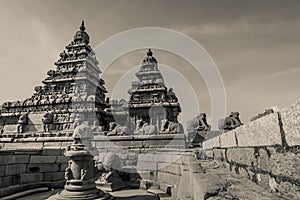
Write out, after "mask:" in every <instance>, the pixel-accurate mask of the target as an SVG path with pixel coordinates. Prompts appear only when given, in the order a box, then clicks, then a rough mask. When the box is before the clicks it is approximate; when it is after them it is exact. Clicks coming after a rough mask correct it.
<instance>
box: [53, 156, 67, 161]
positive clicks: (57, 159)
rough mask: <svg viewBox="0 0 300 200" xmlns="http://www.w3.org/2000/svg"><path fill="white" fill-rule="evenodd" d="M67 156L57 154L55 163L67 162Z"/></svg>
mask: <svg viewBox="0 0 300 200" xmlns="http://www.w3.org/2000/svg"><path fill="white" fill-rule="evenodd" d="M68 161H69V158H68V157H66V156H57V157H56V160H55V163H68Z"/></svg>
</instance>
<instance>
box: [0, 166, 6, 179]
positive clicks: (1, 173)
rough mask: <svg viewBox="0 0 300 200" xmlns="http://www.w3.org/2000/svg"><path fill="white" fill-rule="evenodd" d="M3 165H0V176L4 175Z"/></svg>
mask: <svg viewBox="0 0 300 200" xmlns="http://www.w3.org/2000/svg"><path fill="white" fill-rule="evenodd" d="M4 172H5V166H0V177H2V176H4Z"/></svg>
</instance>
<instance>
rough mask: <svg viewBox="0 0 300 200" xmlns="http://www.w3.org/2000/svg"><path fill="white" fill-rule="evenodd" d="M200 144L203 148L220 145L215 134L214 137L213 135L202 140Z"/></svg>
mask: <svg viewBox="0 0 300 200" xmlns="http://www.w3.org/2000/svg"><path fill="white" fill-rule="evenodd" d="M202 146H203V149H212V148H219V147H221V146H220V136H216V137H213V138H210V139H208V140H205V141H203V143H202Z"/></svg>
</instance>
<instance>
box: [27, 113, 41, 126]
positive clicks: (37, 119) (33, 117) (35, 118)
mask: <svg viewBox="0 0 300 200" xmlns="http://www.w3.org/2000/svg"><path fill="white" fill-rule="evenodd" d="M43 115H44V114H29V115H28V124H41V125H42V124H43V122H42V119H43Z"/></svg>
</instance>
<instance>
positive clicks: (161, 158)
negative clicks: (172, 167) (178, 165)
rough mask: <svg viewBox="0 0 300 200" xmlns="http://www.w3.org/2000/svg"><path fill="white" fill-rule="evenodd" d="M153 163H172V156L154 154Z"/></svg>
mask: <svg viewBox="0 0 300 200" xmlns="http://www.w3.org/2000/svg"><path fill="white" fill-rule="evenodd" d="M153 156H154V157H153V159H154V162H166V163H172V155H170V154H154V155H153Z"/></svg>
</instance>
